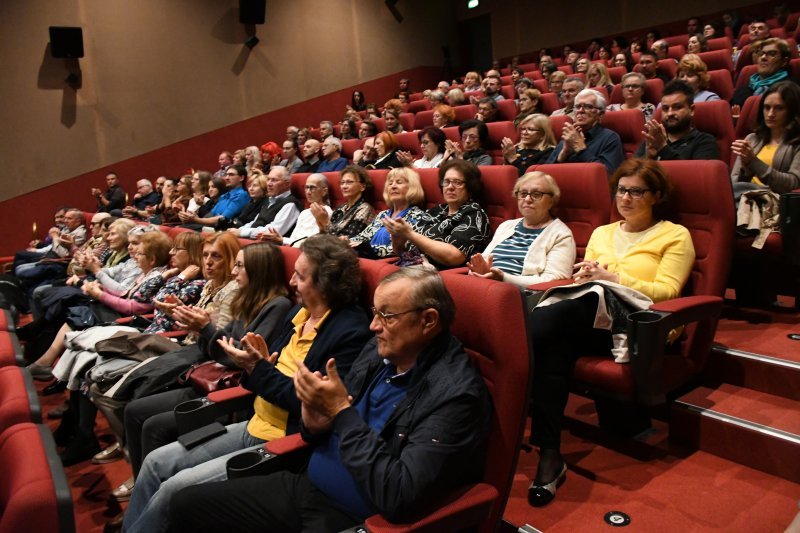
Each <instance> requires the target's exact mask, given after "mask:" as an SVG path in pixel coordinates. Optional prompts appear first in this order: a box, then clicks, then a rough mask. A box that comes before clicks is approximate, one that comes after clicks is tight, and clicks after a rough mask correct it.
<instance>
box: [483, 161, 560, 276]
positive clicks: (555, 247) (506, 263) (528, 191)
mask: <svg viewBox="0 0 800 533" xmlns="http://www.w3.org/2000/svg"><path fill="white" fill-rule="evenodd" d="M512 194H513V195H514V197H515V198H516V199H517V207H518V209H519V212H520V213H522V218H517V219H514V220H507V221H505V222H503V223H502V224H500V226H499V227H498V228H497V231H496V232H495V234H494V238H493V239H492V242H490V243H489V246H488V247H487V248H486V250H484V251H483V253H482V254H475V255H473V256H472V257H471V258H470V262H469V265H468V266H469V268H470V272H469V274H470V275H471V276H480V277H483V278H488V279H495V280H497V281H507V282H509V283H513V284H515V285H518V286H519V287H527V286H528V285H531V284H533V283H540V282H544V281H552V280H556V279H567V278H569V276H570V274H571V273H572V265H573V264H574V263H575V239H574V238H573V237H572V231H570V229H569V228H568V227H567V225H566V224H564V223H563V222H561V220H559V219H557V218H553V215H552V211H553V209H554V208H555V206H556V205H558V200H559V198H560V197H561V190H560V189H559V188H558V184H556V181H555V180H554V179H553V177H552V176H550V175H549V174H545V173H544V172H528V173H527V174H525V175H524V176H522V177H521V178H519V179H518V180H517V182H516V184H514V190H513V192H512Z"/></svg>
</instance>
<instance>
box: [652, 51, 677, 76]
mask: <svg viewBox="0 0 800 533" xmlns="http://www.w3.org/2000/svg"><path fill="white" fill-rule="evenodd" d="M670 48H672V47H670ZM681 57H683V54H681V55H680V57H678V58H677V59H678V60H680V58H681ZM671 58H672V56H670V57H669V58H667V59H659V60H658V62H657V64H658V72H659V73H660V74H666V75H667V76H668V77H669V79H674V78H675V74H677V72H678V65H677V63H675V61H673V60H672V59H671Z"/></svg>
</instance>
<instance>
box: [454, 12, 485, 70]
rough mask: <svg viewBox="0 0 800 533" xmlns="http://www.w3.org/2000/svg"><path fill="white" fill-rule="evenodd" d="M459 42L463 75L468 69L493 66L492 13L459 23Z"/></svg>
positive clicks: (481, 68) (482, 68)
mask: <svg viewBox="0 0 800 533" xmlns="http://www.w3.org/2000/svg"><path fill="white" fill-rule="evenodd" d="M458 42H459V48H460V51H461V57H460V58H459V59H460V60H461V69H462V71H463V72H461V75H463V74H464V73H465V72H466V71H467V70H473V69H477V70H480V71H481V72H483V71H486V70H488V69H489V68H491V66H492V59H493V54H492V18H491V15H488V14H487V15H481V16H479V17H475V18H471V19H467V20H462V21H461V22H459V23H458Z"/></svg>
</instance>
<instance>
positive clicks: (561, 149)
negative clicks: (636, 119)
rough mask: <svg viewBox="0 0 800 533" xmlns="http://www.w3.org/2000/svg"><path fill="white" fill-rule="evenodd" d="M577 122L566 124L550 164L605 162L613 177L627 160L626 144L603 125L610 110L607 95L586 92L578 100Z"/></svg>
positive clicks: (551, 155)
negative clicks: (602, 121)
mask: <svg viewBox="0 0 800 533" xmlns="http://www.w3.org/2000/svg"><path fill="white" fill-rule="evenodd" d="M574 108H575V120H574V122H573V123H572V124H571V123H569V122H567V123H566V124H564V129H563V130H562V132H561V141H560V142H559V143H558V145H556V147H555V149H554V150H553V152H552V153H551V154H550V157H549V159H548V160H547V162H548V163H602V164H603V165H604V166H605V167H606V170H607V171H608V173H609V174H613V172H614V170H616V168H617V167H618V166H619V165H620V163H622V161H623V160H624V159H625V152H623V150H622V141H621V140H620V138H619V135H617V133H616V132H614V131H611V130H609V129H607V128H605V127H603V126H601V125H600V119H601V117H602V116H603V113H605V110H606V100H605V98H603V95H601V94H600V93H598V92H597V91H595V90H593V89H584V90H583V91H581V92H579V93H578V96H576V97H575V106H574Z"/></svg>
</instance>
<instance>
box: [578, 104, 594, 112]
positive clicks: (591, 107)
mask: <svg viewBox="0 0 800 533" xmlns="http://www.w3.org/2000/svg"><path fill="white" fill-rule="evenodd" d="M573 107H574V108H575V111H593V110H595V109H600V108H599V107H597V106H596V105H592V104H575V105H574V106H573Z"/></svg>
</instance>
